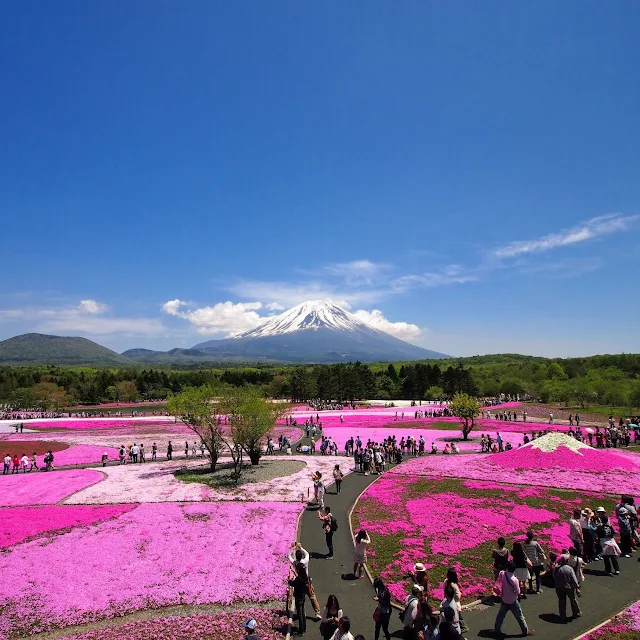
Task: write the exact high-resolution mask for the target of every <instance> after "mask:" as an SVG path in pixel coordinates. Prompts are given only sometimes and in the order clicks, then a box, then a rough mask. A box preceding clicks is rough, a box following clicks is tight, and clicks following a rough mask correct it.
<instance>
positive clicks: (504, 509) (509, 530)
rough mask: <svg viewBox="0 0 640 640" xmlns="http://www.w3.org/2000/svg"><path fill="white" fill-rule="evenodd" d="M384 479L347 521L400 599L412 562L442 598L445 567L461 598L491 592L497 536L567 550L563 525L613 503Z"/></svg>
mask: <svg viewBox="0 0 640 640" xmlns="http://www.w3.org/2000/svg"><path fill="white" fill-rule="evenodd" d="M407 466H408V465H401V466H399V467H397V468H396V469H397V470H400V469H403V468H405V473H393V474H391V473H388V474H385V475H383V476H382V477H381V478H380V479H379V480H378V481H376V482H375V483H374V484H372V485H371V486H370V487H369V488H368V489H367V490H366V492H365V493H364V494H363V496H362V498H361V499H360V501H359V502H358V504H357V507H356V509H355V511H354V514H353V519H354V525H355V528H364V529H366V530H367V532H368V533H369V534H370V536H371V538H372V541H373V542H372V544H371V547H370V549H371V552H370V566H369V568H370V569H371V570H372V572H373V574H374V575H381V576H382V578H383V579H384V580H385V582H386V583H387V585H388V586H389V588H390V590H391V592H392V594H393V595H394V597H395V598H396V599H398V600H402V599H403V598H404V597H405V595H406V593H407V589H408V586H409V582H408V581H407V580H406V579H404V578H403V576H404V575H405V574H406V572H407V571H408V570H410V569H411V568H412V566H413V564H414V563H415V562H424V563H425V565H426V566H427V568H428V569H429V570H430V571H429V576H430V584H431V586H432V588H431V593H432V595H434V597H435V599H436V600H437V599H439V598H441V597H442V591H441V589H440V585H441V583H442V580H443V578H444V575H445V573H446V570H447V568H448V567H450V566H455V567H457V568H458V572H459V576H460V579H461V586H462V590H463V595H464V596H465V598H466V599H467V600H468V599H473V598H474V597H477V596H482V595H485V594H487V593H490V591H491V587H492V584H493V576H492V574H491V570H490V568H489V567H490V564H491V549H492V548H494V546H495V541H496V540H497V538H498V537H500V536H504V537H505V538H507V540H508V541H509V546H510V544H511V541H513V540H514V539H519V540H521V539H523V538H524V535H525V533H526V531H527V530H528V529H533V530H534V531H535V532H536V534H537V535H538V539H539V541H540V543H541V544H542V545H543V546H544V547H546V548H547V551H556V552H559V551H561V550H562V548H563V547H568V546H569V538H568V524H567V518H568V515H567V514H569V513H570V512H571V510H573V509H574V508H577V507H579V506H581V505H582V504H585V505H592V506H593V507H595V506H596V505H600V504H603V505H606V507H607V508H609V509H612V508H613V506H614V504H615V502H614V501H613V500H611V499H610V500H606V499H605V498H604V497H603V496H601V495H598V494H585V495H581V496H579V497H578V496H576V495H575V494H573V493H562V492H558V491H553V490H551V491H550V490H547V489H544V488H539V487H528V488H522V487H517V486H510V485H505V484H501V483H496V482H478V481H461V480H456V479H446V480H445V479H425V478H416V477H415V476H414V475H413V474H412V473H411V472H410V471H409V470H408V469H407V468H406V467H407Z"/></svg>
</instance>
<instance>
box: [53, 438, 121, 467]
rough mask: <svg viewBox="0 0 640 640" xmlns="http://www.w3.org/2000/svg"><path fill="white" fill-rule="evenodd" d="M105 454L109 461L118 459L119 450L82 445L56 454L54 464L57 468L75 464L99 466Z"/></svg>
mask: <svg viewBox="0 0 640 640" xmlns="http://www.w3.org/2000/svg"><path fill="white" fill-rule="evenodd" d="M104 453H106V454H107V455H108V456H109V460H117V459H118V449H116V448H115V447H98V446H95V445H87V444H81V445H76V446H75V447H70V448H69V449H65V450H64V451H58V453H54V454H53V455H54V460H53V462H54V465H55V466H56V467H66V466H71V465H74V464H97V463H98V462H100V461H101V460H102V454H104Z"/></svg>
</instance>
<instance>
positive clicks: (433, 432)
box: [322, 423, 522, 453]
mask: <svg viewBox="0 0 640 640" xmlns="http://www.w3.org/2000/svg"><path fill="white" fill-rule="evenodd" d="M398 425H399V426H398V427H396V426H395V425H394V426H391V427H369V428H367V429H360V428H359V427H356V426H344V425H343V426H340V427H327V428H325V429H323V430H322V433H323V435H324V436H326V437H327V438H328V437H331V439H332V440H333V441H334V442H335V443H336V444H337V445H338V450H339V451H340V453H343V452H344V445H345V442H346V441H347V440H349V438H351V437H353V438H354V439H355V438H356V437H357V436H360V440H362V442H363V443H364V444H366V443H367V441H368V440H371V441H372V442H378V443H380V442H382V441H383V440H384V439H385V438H390V437H391V436H395V437H396V439H397V441H398V442H400V440H401V439H402V438H403V437H404V438H405V440H406V439H407V437H408V436H411V437H412V438H417V439H419V438H420V436H423V437H424V440H425V445H426V449H427V451H430V450H431V443H432V442H435V443H436V447H437V448H438V451H442V450H443V449H444V447H445V445H446V444H447V442H451V441H452V440H455V441H456V444H457V445H458V448H459V449H460V450H461V451H480V449H481V445H480V441H479V440H478V439H477V438H479V437H480V433H477V434H476V433H472V434H471V437H472V438H474V437H475V438H476V439H473V440H467V441H464V440H462V431H449V430H441V429H427V428H425V429H418V428H416V429H403V428H402V423H398ZM501 435H502V439H503V440H504V442H505V443H507V442H510V443H511V445H512V446H513V447H517V446H518V445H519V444H522V435H520V434H518V433H507V432H504V433H503V432H501Z"/></svg>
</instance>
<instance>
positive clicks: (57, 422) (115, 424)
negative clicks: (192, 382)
mask: <svg viewBox="0 0 640 640" xmlns="http://www.w3.org/2000/svg"><path fill="white" fill-rule="evenodd" d="M173 424H179V425H180V426H184V425H182V423H176V422H175V421H174V419H173V418H165V419H162V418H159V417H157V416H155V417H154V418H153V419H149V420H146V419H142V418H140V417H137V418H70V419H65V418H55V419H54V418H52V419H51V420H29V421H27V422H25V423H24V426H25V429H52V430H56V429H70V430H72V431H77V430H85V429H122V428H126V427H131V426H134V425H135V426H144V427H150V426H156V427H157V426H169V425H173ZM23 435H24V434H23Z"/></svg>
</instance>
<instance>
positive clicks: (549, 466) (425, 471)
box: [389, 447, 640, 494]
mask: <svg viewBox="0 0 640 640" xmlns="http://www.w3.org/2000/svg"><path fill="white" fill-rule="evenodd" d="M547 455H549V454H543V453H537V452H536V451H535V449H531V447H521V448H520V449H518V450H512V451H511V452H508V451H506V452H504V453H496V454H487V455H478V456H425V457H424V458H415V459H412V460H409V461H407V462H406V463H404V464H403V465H402V466H401V467H396V468H394V469H391V471H390V472H389V473H392V474H396V473H397V474H401V475H404V474H412V475H414V476H427V477H440V478H447V477H454V478H468V479H473V480H496V479H499V480H500V481H503V482H507V483H511V484H523V485H529V486H531V485H533V486H542V487H555V488H558V489H575V490H584V491H597V492H602V493H609V494H619V493H620V491H621V490H622V489H624V490H625V491H627V492H629V493H632V494H637V493H640V475H639V474H638V473H633V472H631V473H630V471H631V470H635V471H640V457H638V456H637V454H633V453H623V452H615V453H613V452H611V450H607V449H602V450H599V449H591V450H590V451H589V453H588V454H586V455H579V454H577V453H574V452H573V451H570V450H565V448H564V447H562V448H561V449H560V450H558V451H556V452H555V453H553V454H552V455H550V456H549V458H548V462H547V461H546V460H547V459H546V457H545V456H547ZM587 456H588V457H587Z"/></svg>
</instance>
